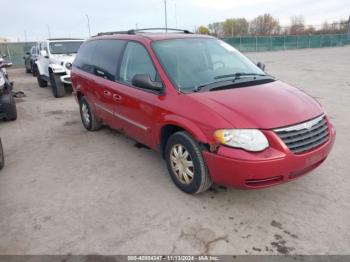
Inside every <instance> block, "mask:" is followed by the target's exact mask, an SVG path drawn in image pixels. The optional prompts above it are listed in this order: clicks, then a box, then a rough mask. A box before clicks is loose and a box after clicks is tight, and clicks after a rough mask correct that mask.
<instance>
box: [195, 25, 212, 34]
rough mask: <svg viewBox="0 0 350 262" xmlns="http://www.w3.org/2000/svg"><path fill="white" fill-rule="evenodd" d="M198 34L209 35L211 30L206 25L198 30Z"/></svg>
mask: <svg viewBox="0 0 350 262" xmlns="http://www.w3.org/2000/svg"><path fill="white" fill-rule="evenodd" d="M196 33H197V34H201V35H209V28H208V27H206V26H204V25H201V26H200V27H198V28H197V30H196Z"/></svg>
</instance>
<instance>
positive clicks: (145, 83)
mask: <svg viewBox="0 0 350 262" xmlns="http://www.w3.org/2000/svg"><path fill="white" fill-rule="evenodd" d="M131 83H132V85H134V86H137V87H141V88H145V89H150V90H155V91H160V90H162V89H163V84H162V82H154V81H152V80H151V77H150V75H149V74H136V75H134V77H133V78H132V81H131Z"/></svg>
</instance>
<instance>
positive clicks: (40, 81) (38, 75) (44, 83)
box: [35, 68, 47, 87]
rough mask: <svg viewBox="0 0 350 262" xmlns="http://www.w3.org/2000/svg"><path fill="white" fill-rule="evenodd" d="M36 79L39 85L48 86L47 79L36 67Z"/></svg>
mask: <svg viewBox="0 0 350 262" xmlns="http://www.w3.org/2000/svg"><path fill="white" fill-rule="evenodd" d="M35 74H36V79H37V80H38V85H39V86H40V87H47V81H46V80H45V79H43V78H42V76H41V75H40V72H39V69H38V68H36V69H35Z"/></svg>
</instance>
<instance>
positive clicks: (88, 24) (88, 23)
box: [85, 14, 91, 37]
mask: <svg viewBox="0 0 350 262" xmlns="http://www.w3.org/2000/svg"><path fill="white" fill-rule="evenodd" d="M85 16H86V19H87V26H88V29H89V37H91V29H90V19H89V16H88V15H87V14H85Z"/></svg>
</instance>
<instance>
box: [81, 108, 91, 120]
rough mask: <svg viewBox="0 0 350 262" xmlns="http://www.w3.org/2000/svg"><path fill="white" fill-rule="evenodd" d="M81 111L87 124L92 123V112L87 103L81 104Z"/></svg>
mask: <svg viewBox="0 0 350 262" xmlns="http://www.w3.org/2000/svg"><path fill="white" fill-rule="evenodd" d="M81 112H82V115H83V120H84V123H85V124H86V125H89V124H90V114H89V108H88V107H87V105H86V104H85V103H83V104H82V106H81Z"/></svg>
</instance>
